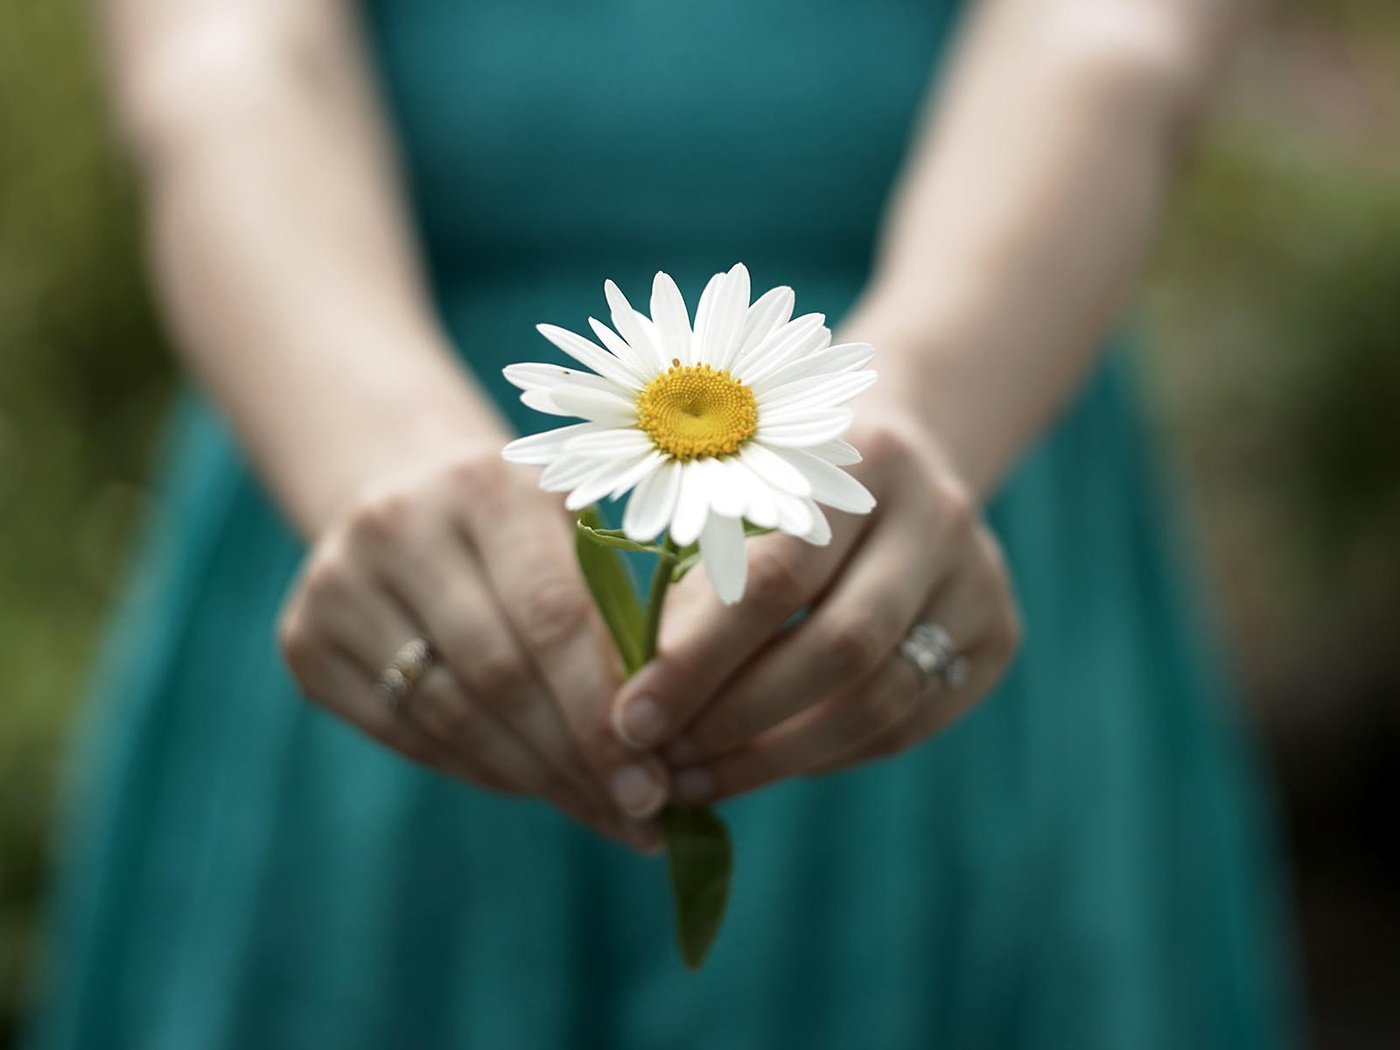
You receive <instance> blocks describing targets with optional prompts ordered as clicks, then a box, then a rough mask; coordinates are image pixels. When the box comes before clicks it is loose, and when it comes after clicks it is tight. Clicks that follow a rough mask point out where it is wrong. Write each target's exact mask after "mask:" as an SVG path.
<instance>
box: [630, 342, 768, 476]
mask: <svg viewBox="0 0 1400 1050" xmlns="http://www.w3.org/2000/svg"><path fill="white" fill-rule="evenodd" d="M637 426H639V427H641V429H642V430H643V431H644V432H645V433H646V434H647V436H648V437H650V438H651V440H652V441H653V442H654V443H655V445H656V447H657V448H659V449H660V450H661V451H662V452H665V453H667V454H668V455H671V456H674V457H675V458H676V459H680V460H689V459H700V458H701V457H703V456H730V455H733V454H734V453H735V452H738V451H739V449H740V448H742V447H743V446H744V443H745V442H747V441H748V440H749V439H750V438H752V437H753V436H754V434H755V433H756V432H757V431H758V401H757V399H755V398H754V396H753V391H752V390H750V389H749V388H748V387H746V386H745V385H744V384H743V383H741V382H739V380H737V379H735V378H734V377H733V376H732V375H730V374H729V371H728V369H716V368H711V367H710V366H709V365H683V364H681V363H680V362H679V361H677V360H674V359H673V360H672V361H671V368H670V369H669V370H668V371H666V372H662V373H661V374H660V375H659V376H657V377H656V378H655V379H653V380H652V381H651V382H650V383H648V384H647V385H646V388H645V389H644V390H642V392H641V393H640V394H639V395H637Z"/></svg>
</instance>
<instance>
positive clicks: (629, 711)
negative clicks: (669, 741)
mask: <svg viewBox="0 0 1400 1050" xmlns="http://www.w3.org/2000/svg"><path fill="white" fill-rule="evenodd" d="M613 728H614V729H616V730H617V735H618V736H620V737H621V738H622V740H623V742H624V743H627V744H631V745H632V746H633V747H651V746H652V745H653V744H655V743H657V742H658V741H659V740H660V739H661V738H662V737H663V736H665V735H666V712H665V711H663V710H661V705H660V704H658V703H657V702H656V701H655V700H653V699H652V698H651V697H649V696H639V697H636V698H635V699H633V700H629V701H628V702H627V703H626V704H624V705H623V706H622V710H621V711H620V712H619V713H618V716H617V718H616V719H615V720H614V725H613Z"/></svg>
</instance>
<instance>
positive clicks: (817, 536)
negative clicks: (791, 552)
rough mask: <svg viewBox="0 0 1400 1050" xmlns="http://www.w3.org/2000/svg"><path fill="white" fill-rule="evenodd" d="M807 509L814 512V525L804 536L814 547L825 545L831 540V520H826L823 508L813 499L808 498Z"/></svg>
mask: <svg viewBox="0 0 1400 1050" xmlns="http://www.w3.org/2000/svg"><path fill="white" fill-rule="evenodd" d="M807 509H808V510H809V511H810V512H811V514H812V527H811V528H810V529H808V530H807V532H806V534H805V535H803V537H802V538H803V539H804V540H806V541H807V542H808V543H810V544H811V545H812V546H814V547H825V546H826V545H827V544H828V543H830V542H831V522H829V521H827V520H826V515H825V514H823V513H822V510H821V508H820V507H818V506H817V505H816V504H815V503H813V502H812V501H811V500H807Z"/></svg>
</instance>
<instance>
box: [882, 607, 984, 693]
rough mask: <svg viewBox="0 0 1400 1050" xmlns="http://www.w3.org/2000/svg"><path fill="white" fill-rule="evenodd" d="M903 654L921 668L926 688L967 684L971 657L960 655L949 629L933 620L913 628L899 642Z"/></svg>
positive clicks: (953, 686)
mask: <svg viewBox="0 0 1400 1050" xmlns="http://www.w3.org/2000/svg"><path fill="white" fill-rule="evenodd" d="M899 655H900V656H902V657H904V658H905V659H906V660H908V661H909V662H910V663H911V664H913V665H914V667H915V668H917V669H918V671H919V674H920V675H922V676H923V679H924V682H925V684H926V685H932V684H934V683H937V684H938V685H940V686H942V687H943V688H945V689H956V688H958V687H959V686H960V685H962V684H963V683H964V682H966V681H967V675H968V670H969V667H968V663H967V657H965V656H963V655H962V654H961V653H959V652H958V647H957V643H955V642H954V641H953V636H952V635H951V634H949V633H948V631H947V629H946V628H944V627H943V626H942V625H941V624H937V623H934V622H933V621H932V620H926V621H924V622H923V623H917V624H915V625H914V626H913V628H912V629H911V630H910V631H909V633H908V634H907V635H906V636H905V638H904V640H903V641H902V642H900V643H899Z"/></svg>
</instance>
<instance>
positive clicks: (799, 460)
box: [504, 264, 875, 603]
mask: <svg viewBox="0 0 1400 1050" xmlns="http://www.w3.org/2000/svg"><path fill="white" fill-rule="evenodd" d="M604 287H605V291H606V294H607V300H608V306H609V308H610V309H611V316H612V326H611V327H609V326H608V325H606V324H604V323H602V322H601V321H598V320H597V319H595V318H589V321H588V323H589V325H590V326H591V327H592V329H593V333H594V335H596V336H597V339H598V342H594V341H593V340H591V339H586V338H584V337H583V336H580V335H577V334H575V333H573V332H570V331H567V330H565V329H563V328H558V327H555V326H554V325H548V324H542V325H540V326H539V331H540V334H541V335H543V336H544V337H545V338H546V339H548V340H549V341H550V342H551V343H553V344H554V345H555V346H557V347H558V348H559V349H560V350H562V351H564V353H566V354H567V355H569V357H571V358H572V359H573V360H574V361H576V362H578V365H580V366H582V367H581V368H580V367H568V366H561V365H554V364H517V365H511V366H509V367H508V368H506V369H505V377H506V379H508V380H509V381H510V382H511V383H513V384H514V385H515V386H517V387H519V388H520V389H521V390H522V391H523V393H522V394H521V398H520V399H521V401H523V402H524V403H525V404H526V405H529V406H530V407H531V408H533V409H536V410H538V411H540V412H546V413H549V414H551V415H556V416H571V417H575V418H579V419H582V420H584V422H582V423H575V424H573V425H571V426H564V427H560V428H558V429H556V430H548V431H545V432H543V433H540V434H533V435H531V436H529V437H523V438H520V439H519V440H517V441H513V442H511V443H510V444H509V445H507V446H506V448H505V451H504V455H505V458H506V459H507V460H510V461H511V462H513V463H527V464H534V465H538V466H543V467H544V468H545V469H544V474H543V476H542V477H541V479H540V484H541V486H542V487H543V488H544V489H546V490H547V491H551V492H567V493H568V494H569V495H568V499H567V506H568V507H569V508H570V509H571V510H579V509H581V508H583V507H585V506H587V505H588V504H590V503H593V502H595V501H596V500H598V499H601V498H603V497H605V496H607V497H611V498H613V499H616V498H618V497H620V496H622V495H624V494H626V493H627V492H632V496H631V499H630V500H629V501H628V504H627V509H626V511H625V512H624V514H623V519H622V529H623V532H624V533H625V534H626V535H627V537H628V538H629V539H632V540H634V541H637V542H642V543H644V542H647V541H650V540H652V539H654V538H655V537H656V536H657V535H658V534H659V533H660V532H662V530H668V531H669V535H670V538H671V540H672V541H673V542H674V543H676V544H677V545H678V546H680V547H685V546H688V545H690V544H692V543H696V542H698V543H699V546H700V556H701V560H702V561H703V563H704V565H705V569H706V572H707V573H708V575H709V577H710V580H711V582H712V583H713V585H714V588H715V591H716V593H718V595H719V596H720V598H721V599H722V600H723V601H725V602H726V603H732V602H735V601H738V600H739V598H740V597H741V596H742V595H743V592H744V582H745V575H746V569H747V561H746V559H745V556H744V535H745V533H744V522H745V521H746V520H747V521H748V522H750V523H752V524H753V525H755V526H758V527H760V528H769V529H778V530H781V531H782V532H785V533H788V534H790V535H792V536H798V537H801V538H802V539H804V540H806V541H808V542H810V543H815V544H824V543H826V542H827V541H828V540H829V539H830V538H831V528H830V525H829V524H828V522H827V519H826V516H825V515H824V514H823V513H822V511H821V509H820V508H819V507H818V504H825V505H826V506H828V507H832V508H835V509H837V510H843V511H849V512H852V513H856V514H864V513H868V512H869V511H870V510H871V508H873V507H874V505H875V499H874V497H873V496H871V494H870V493H869V492H868V491H867V490H866V488H865V487H864V486H863V485H861V484H860V482H858V481H856V479H855V478H853V477H851V476H850V475H849V474H847V473H846V472H845V471H844V470H842V469H841V468H842V467H844V466H848V465H850V464H852V463H857V462H859V461H860V453H858V452H857V451H856V450H855V448H854V447H853V446H851V445H850V444H849V443H847V442H845V441H843V440H841V435H842V434H843V433H844V432H845V430H846V428H847V427H848V426H849V425H850V423H851V417H852V413H851V410H850V409H849V408H847V407H844V406H845V403H846V402H847V401H849V400H851V398H853V397H855V396H856V395H857V394H859V393H861V392H862V391H864V390H865V389H867V388H868V387H869V386H870V385H871V384H872V383H873V382H874V381H875V373H874V372H873V371H869V370H865V369H864V366H865V365H866V364H868V363H869V361H870V359H871V358H872V357H873V356H874V353H875V351H874V348H873V347H871V346H869V345H868V344H865V343H844V344H840V345H837V346H832V345H831V330H830V329H829V328H827V327H826V323H825V321H826V318H825V317H824V316H823V315H822V314H804V315H802V316H801V317H796V318H794V317H793V316H792V308H793V292H792V289H791V288H785V287H780V288H774V289H772V290H771V291H769V292H766V293H764V294H763V295H761V296H759V298H758V299H757V300H755V301H754V302H752V303H750V301H749V272H748V270H747V269H746V268H745V267H744V266H743V264H739V265H736V266H735V267H734V268H733V269H731V270H729V271H728V272H727V273H719V274H716V275H715V276H714V277H713V278H711V279H710V281H709V283H708V284H707V285H706V286H705V290H704V292H703V293H702V294H701V296H700V302H699V304H698V305H697V307H696V310H695V321H694V324H693V325H692V323H691V318H690V314H689V312H688V311H687V309H686V304H685V300H684V299H683V298H682V297H681V293H680V290H679V289H678V288H677V287H676V283H675V281H673V280H672V279H671V278H670V277H669V276H668V275H666V274H664V273H658V274H657V275H656V280H655V281H654V282H653V284H652V292H651V316H650V317H647V316H645V315H644V314H642V313H641V312H640V311H638V310H634V309H633V308H632V306H631V304H630V303H628V301H627V298H626V297H625V296H624V295H623V294H622V291H621V290H620V289H619V288H618V287H617V285H616V284H614V283H613V282H612V281H608V282H607V284H606V285H605V286H604ZM600 344H601V345H600Z"/></svg>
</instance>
